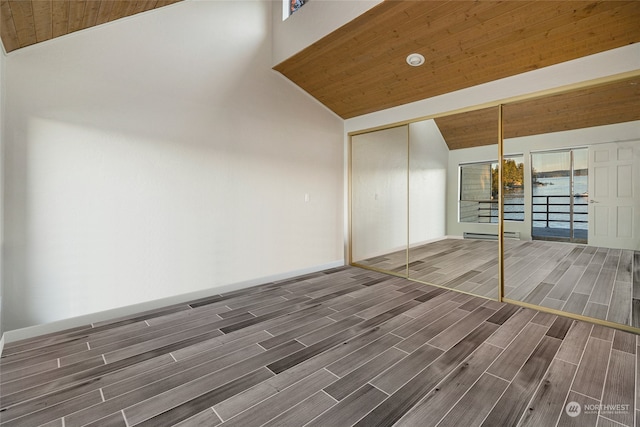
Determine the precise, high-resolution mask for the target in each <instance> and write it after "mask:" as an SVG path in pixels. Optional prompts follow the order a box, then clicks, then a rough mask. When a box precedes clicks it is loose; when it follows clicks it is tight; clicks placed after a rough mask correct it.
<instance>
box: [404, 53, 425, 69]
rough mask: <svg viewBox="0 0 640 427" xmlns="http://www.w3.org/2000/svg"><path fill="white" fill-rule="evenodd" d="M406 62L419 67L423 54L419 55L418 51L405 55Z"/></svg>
mask: <svg viewBox="0 0 640 427" xmlns="http://www.w3.org/2000/svg"><path fill="white" fill-rule="evenodd" d="M407 64H409V65H411V66H412V67H419V66H421V65H422V64H424V56H422V55H420V54H419V53H412V54H411V55H409V56H407Z"/></svg>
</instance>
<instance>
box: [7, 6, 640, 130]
mask: <svg viewBox="0 0 640 427" xmlns="http://www.w3.org/2000/svg"><path fill="white" fill-rule="evenodd" d="M178 1H181V0H0V36H1V38H2V42H3V44H4V47H5V50H6V51H7V52H10V51H13V50H15V49H18V48H21V47H25V46H29V45H32V44H34V43H38V42H41V41H45V40H49V39H52V38H55V37H59V36H62V35H65V34H69V33H72V32H75V31H78V30H81V29H84V28H89V27H92V26H95V25H99V24H102V23H105V22H109V21H113V20H116V19H120V18H123V17H126V16H130V15H134V14H136V13H140V12H144V11H147V10H151V9H155V8H159V7H162V6H166V5H168V4H172V3H176V2H178ZM639 22H640V0H632V1H616V0H606V1H570V0H566V1H540V0H517V1H516V0H507V1H494V0H482V1H468V0H448V1H432V0H428V1H427V0H424V1H395V0H386V1H383V2H382V3H380V4H379V5H377V6H375V7H374V8H372V9H371V10H369V11H368V12H366V13H365V14H363V15H361V16H360V17H358V18H356V19H355V20H353V21H351V22H349V23H348V24H346V25H344V26H343V27H341V28H339V29H338V30H336V31H334V32H333V33H331V34H329V35H327V36H326V37H324V38H322V39H321V40H319V41H318V42H316V43H314V44H313V45H311V46H309V47H308V48H306V49H304V50H303V51H301V52H300V53H298V54H296V55H294V56H293V57H291V58H289V59H287V60H285V61H284V62H282V63H281V64H278V65H277V66H276V67H275V69H276V70H277V71H279V72H281V73H282V74H284V75H285V76H286V77H288V78H289V79H290V80H291V81H293V82H294V83H295V84H297V85H298V86H300V87H302V88H303V89H304V90H306V91H307V92H308V93H310V94H311V95H312V96H314V97H315V98H316V99H318V100H319V101H320V102H322V103H323V104H325V105H326V106H327V107H328V108H330V109H331V110H333V111H334V112H335V113H336V114H338V115H339V116H341V117H343V118H350V117H354V116H358V115H361V114H366V113H369V112H373V111H378V110H382V109H385V108H389V107H394V106H397V105H401V104H405V103H408V102H412V101H417V100H420V99H424V98H429V97H432V96H436V95H440V94H444V93H448V92H452V91H456V90H459V89H463V88H466V87H470V86H474V85H478V84H481V83H486V82H489V81H493V80H496V79H500V78H503V77H508V76H512V75H515V74H519V73H523V72H526V71H530V70H534V69H536V68H541V67H545V66H549V65H553V64H557V63H560V62H564V61H568V60H572V59H576V58H579V57H582V56H586V55H591V54H594V53H598V52H602V51H605V50H609V49H614V48H617V47H621V46H624V45H627V44H631V43H637V42H640V24H638V23H639ZM413 52H416V53H420V54H422V55H424V57H425V58H426V63H425V64H424V65H423V66H422V67H410V66H409V65H407V64H406V61H405V59H406V56H407V55H408V54H410V53H413Z"/></svg>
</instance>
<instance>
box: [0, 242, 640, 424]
mask: <svg viewBox="0 0 640 427" xmlns="http://www.w3.org/2000/svg"><path fill="white" fill-rule="evenodd" d="M534 247H535V246H534ZM597 253H598V251H597V250H596V251H595V252H594V253H593V255H594V256H595V255H597ZM541 255H542V252H541ZM581 255H583V251H581V252H580V253H577V252H576V253H573V256H574V258H575V260H576V262H577V260H578V259H581V258H580V257H581ZM607 256H608V254H607ZM607 256H605V257H604V258H603V263H604V264H606V263H607V259H608V258H607ZM443 258H444V256H443V257H441V258H440V259H443ZM582 259H583V260H584V258H582ZM443 262H444V259H443ZM482 262H484V263H489V262H491V260H490V259H487V260H484V259H483V260H482ZM457 264H459V262H454V261H453V260H451V262H448V261H447V265H448V268H449V269H451V271H454V270H455V271H458V274H464V273H462V272H461V270H458V269H457ZM476 267H477V268H479V266H476ZM476 271H480V270H476ZM479 274H482V273H478V275H479ZM466 277H467V280H469V279H472V278H474V277H477V275H474V276H466ZM458 282H460V281H458ZM463 283H466V281H464V282H460V284H463ZM569 298H571V297H570V294H569V295H568V299H569ZM639 367H640V341H639V340H638V338H637V337H636V335H633V334H630V333H627V332H622V331H617V330H613V329H608V328H604V327H601V326H594V325H591V324H588V323H584V322H578V321H572V320H569V319H567V318H563V317H557V316H553V315H549V314H545V313H540V312H536V311H534V310H530V309H525V308H519V307H516V306H512V305H509V304H503V303H498V302H496V301H492V300H489V299H485V298H480V297H474V296H470V295H465V294H462V293H458V292H454V291H451V290H446V289H442V288H437V287H434V286H430V285H425V284H421V283H416V282H412V281H409V280H406V279H403V278H398V277H393V276H388V275H385V274H382V273H377V272H374V271H370V270H364V269H360V268H356V267H341V268H336V269H332V270H327V271H323V272H319V273H314V274H309V275H306V276H301V277H298V278H294V279H289V280H285V281H280V282H273V283H268V284H265V285H262V286H257V287H253V288H248V289H244V290H240V291H235V292H230V293H227V294H221V295H217V296H213V297H210V298H204V299H201V300H198V301H193V302H191V303H189V304H179V305H174V306H170V307H166V308H163V309H158V310H153V311H149V312H144V313H139V314H136V315H133V316H129V317H124V318H119V319H113V320H111V321H107V322H101V323H97V324H93V325H86V326H84V327H78V328H74V329H70V330H67V331H62V332H59V333H54V334H48V335H43V336H40V337H36V338H32V339H28V340H24V341H19V342H12V343H8V344H7V345H6V346H5V349H4V352H3V355H2V358H1V359H0V425H2V426H20V427H28V426H39V425H44V426H65V427H73V426H154V427H157V426H170V425H179V426H217V425H219V426H225V427H226V426H242V427H250V426H331V427H334V426H359V427H365V426H366V427H371V426H392V425H395V426H420V427H429V426H461V425H464V426H488V427H495V426H516V425H522V426H572V425H579V426H596V425H611V426H629V427H630V426H634V425H636V420H637V417H638V411H639V410H640V395H639V394H638V393H637V390H638V389H639V387H640V384H639V382H638V381H640V380H639V379H638V378H640V376H639V375H638V371H639ZM572 402H575V403H572ZM585 405H586V406H585ZM567 407H570V408H578V409H579V410H580V411H581V413H580V414H579V415H577V416H576V417H572V415H575V414H576V413H575V412H567V410H566V408H567Z"/></svg>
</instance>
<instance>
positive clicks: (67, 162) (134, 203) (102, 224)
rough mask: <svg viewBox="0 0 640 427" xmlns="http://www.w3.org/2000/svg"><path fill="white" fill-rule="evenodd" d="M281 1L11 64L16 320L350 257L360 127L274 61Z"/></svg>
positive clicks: (135, 24)
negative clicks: (348, 154)
mask: <svg viewBox="0 0 640 427" xmlns="http://www.w3.org/2000/svg"><path fill="white" fill-rule="evenodd" d="M271 6H272V2H257V1H256V2H248V1H242V2H231V1H225V2H217V1H202V2H200V1H189V2H181V3H177V4H175V5H172V6H169V7H166V8H162V9H159V10H155V11H151V12H148V13H144V14H141V15H136V16H134V17H131V18H128V19H124V20H121V21H117V22H114V23H110V24H107V25H103V26H100V27H96V28H93V29H90V30H87V31H82V32H79V33H74V34H72V35H69V36H66V37H63V38H59V39H55V40H52V41H49V42H46V43H42V44H39V45H36V46H32V47H28V48H24V49H20V50H17V51H14V52H12V53H11V54H10V55H9V56H8V57H7V61H6V76H5V77H6V80H7V88H6V89H7V94H6V96H7V99H6V101H7V109H6V123H5V124H6V135H5V146H6V153H5V156H6V159H5V160H6V161H5V185H6V195H5V197H6V198H5V209H6V212H5V224H6V233H5V239H6V254H5V266H6V267H7V270H6V274H5V283H4V310H5V322H6V324H5V330H11V329H14V328H22V327H26V326H30V325H35V324H39V323H44V322H52V321H56V320H59V319H64V318H69V317H72V316H81V315H85V314H87V313H94V312H99V311H102V310H109V309H113V308H115V307H120V306H126V305H131V304H136V303H142V302H145V301H150V300H155V299H160V298H166V297H171V296H174V295H179V294H185V293H189V292H195V291H200V290H203V289H208V288H215V287H219V286H224V285H228V284H230V283H236V282H243V281H248V280H251V279H255V278H261V277H269V276H273V275H278V274H283V273H286V272H292V271H299V270H302V269H307V268H313V267H321V266H324V265H327V264H335V263H336V262H340V261H341V260H342V259H343V256H344V255H343V229H342V227H343V210H344V207H343V205H342V197H341V196H342V194H343V175H342V171H343V145H342V138H343V122H342V120H340V119H339V118H338V117H336V116H335V115H333V114H332V113H331V112H329V111H328V110H327V109H325V108H324V107H322V106H321V105H320V104H318V103H317V102H316V101H315V100H312V99H311V98H310V97H308V96H307V95H306V94H305V93H304V92H302V91H301V90H299V89H298V88H296V87H295V86H293V85H292V84H291V83H289V82H288V81H286V80H285V79H284V78H282V77H281V76H279V75H278V74H277V73H275V72H274V71H272V70H271V68H270V67H271V29H270V26H271V17H272V14H271V13H272V11H271ZM305 194H308V195H309V201H308V202H305Z"/></svg>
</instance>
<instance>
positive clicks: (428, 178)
mask: <svg viewBox="0 0 640 427" xmlns="http://www.w3.org/2000/svg"><path fill="white" fill-rule="evenodd" d="M448 160H449V149H448V148H447V144H446V142H445V140H444V138H443V137H442V134H441V133H440V130H439V129H438V127H437V126H436V123H435V122H434V121H433V120H423V121H420V122H416V123H411V124H410V125H409V244H410V245H411V246H415V245H419V244H421V243H424V242H427V241H431V240H434V239H438V238H442V237H444V236H445V235H446V225H447V222H446V218H447V203H446V198H447V197H446V196H447V169H448Z"/></svg>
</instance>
